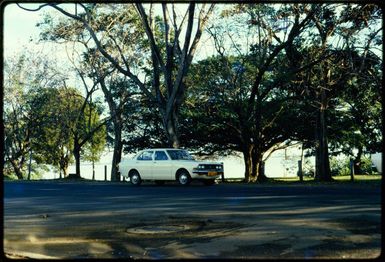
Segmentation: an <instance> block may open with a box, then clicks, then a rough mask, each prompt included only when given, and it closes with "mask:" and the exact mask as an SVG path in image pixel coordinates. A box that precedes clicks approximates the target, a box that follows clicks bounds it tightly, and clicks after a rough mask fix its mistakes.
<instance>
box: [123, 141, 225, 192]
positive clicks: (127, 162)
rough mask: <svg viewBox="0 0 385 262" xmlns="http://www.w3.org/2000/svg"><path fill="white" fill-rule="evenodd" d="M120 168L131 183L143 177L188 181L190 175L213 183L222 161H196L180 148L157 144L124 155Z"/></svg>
mask: <svg viewBox="0 0 385 262" xmlns="http://www.w3.org/2000/svg"><path fill="white" fill-rule="evenodd" d="M119 172H120V174H121V175H122V176H124V177H127V178H128V177H129V178H130V182H131V183H132V184H133V185H140V184H141V182H142V181H143V180H150V181H155V182H156V183H157V184H163V183H164V182H165V181H173V180H176V181H178V182H179V183H180V184H181V185H188V184H189V183H190V182H191V181H192V180H193V179H194V180H201V181H202V182H204V183H205V184H206V185H212V184H214V183H215V179H217V178H218V177H220V176H221V175H223V163H215V162H199V161H196V160H194V159H193V157H192V156H191V155H190V154H189V153H188V152H187V151H186V150H183V149H174V148H156V149H146V150H142V151H140V152H139V153H138V154H136V156H134V157H133V158H132V159H123V160H122V161H121V162H120V164H119Z"/></svg>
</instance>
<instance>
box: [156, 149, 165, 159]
mask: <svg viewBox="0 0 385 262" xmlns="http://www.w3.org/2000/svg"><path fill="white" fill-rule="evenodd" d="M155 160H168V157H167V155H166V153H165V152H164V151H156V152H155Z"/></svg>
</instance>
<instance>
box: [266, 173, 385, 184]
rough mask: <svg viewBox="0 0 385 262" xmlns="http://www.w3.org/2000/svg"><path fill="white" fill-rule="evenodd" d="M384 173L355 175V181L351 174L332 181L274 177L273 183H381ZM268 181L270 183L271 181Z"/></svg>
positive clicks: (337, 177) (335, 177)
mask: <svg viewBox="0 0 385 262" xmlns="http://www.w3.org/2000/svg"><path fill="white" fill-rule="evenodd" d="M381 181H382V175H355V176H354V181H351V180H350V176H334V177H333V181H331V182H319V181H315V180H314V178H312V177H304V178H303V182H300V181H299V177H290V178H272V179H270V181H269V182H270V183H272V184H304V185H319V184H336V185H337V184H372V185H381ZM269 182H268V183H269Z"/></svg>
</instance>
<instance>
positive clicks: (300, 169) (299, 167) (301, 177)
mask: <svg viewBox="0 0 385 262" xmlns="http://www.w3.org/2000/svg"><path fill="white" fill-rule="evenodd" d="M298 176H299V181H301V182H302V181H303V173H302V160H298Z"/></svg>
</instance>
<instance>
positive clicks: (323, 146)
mask: <svg viewBox="0 0 385 262" xmlns="http://www.w3.org/2000/svg"><path fill="white" fill-rule="evenodd" d="M325 110H326V94H325V90H324V89H323V90H322V91H321V108H320V111H319V112H318V119H317V125H316V139H317V143H316V173H315V180H317V181H332V180H333V179H332V176H331V172H330V163H329V148H328V140H327V133H326V119H325Z"/></svg>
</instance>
